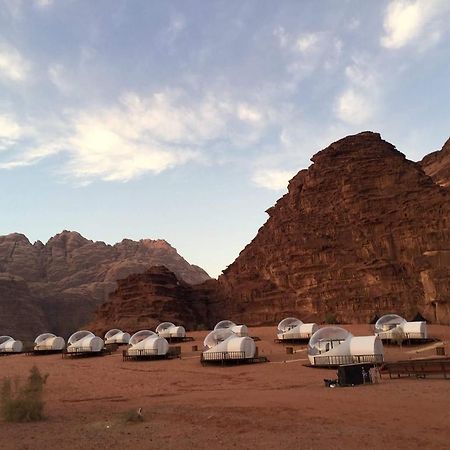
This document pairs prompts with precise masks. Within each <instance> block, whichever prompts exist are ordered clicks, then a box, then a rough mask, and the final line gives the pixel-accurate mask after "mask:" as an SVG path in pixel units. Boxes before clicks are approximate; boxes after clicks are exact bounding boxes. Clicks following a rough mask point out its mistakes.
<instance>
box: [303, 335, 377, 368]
mask: <svg viewBox="0 0 450 450" xmlns="http://www.w3.org/2000/svg"><path fill="white" fill-rule="evenodd" d="M308 358H309V361H310V363H311V365H313V366H336V365H340V364H352V363H359V362H372V363H379V362H382V361H383V359H384V350H383V344H382V342H381V340H380V339H379V338H378V337H377V336H353V335H352V334H351V333H350V332H349V331H347V330H345V329H344V328H340V327H324V328H320V329H319V330H318V331H316V332H315V333H314V334H313V335H312V336H311V339H310V340H309V343H308Z"/></svg>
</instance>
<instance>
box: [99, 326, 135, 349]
mask: <svg viewBox="0 0 450 450" xmlns="http://www.w3.org/2000/svg"><path fill="white" fill-rule="evenodd" d="M129 341H130V333H125V332H123V331H122V330H119V329H117V328H113V329H112V330H109V331H108V332H107V333H106V334H105V344H118V345H123V344H128V342H129Z"/></svg>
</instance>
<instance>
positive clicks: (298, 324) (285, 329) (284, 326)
mask: <svg viewBox="0 0 450 450" xmlns="http://www.w3.org/2000/svg"><path fill="white" fill-rule="evenodd" d="M318 329H319V327H318V325H317V324H316V323H303V322H302V321H301V320H300V319H297V318H296V317H287V318H286V319H283V320H282V321H281V322H280V323H279V324H278V327H277V339H278V341H279V342H281V341H295V340H304V339H309V338H310V337H311V336H312V335H313V334H314V333H315V332H316V331H317V330H318Z"/></svg>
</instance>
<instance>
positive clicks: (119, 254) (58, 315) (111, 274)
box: [0, 231, 209, 339]
mask: <svg viewBox="0 0 450 450" xmlns="http://www.w3.org/2000/svg"><path fill="white" fill-rule="evenodd" d="M155 264H163V265H165V266H167V267H169V268H170V269H171V270H173V271H174V272H175V273H176V274H177V275H178V276H179V278H180V279H182V280H185V281H187V282H189V283H192V284H198V283H201V282H203V281H205V280H207V279H209V276H208V274H207V273H206V272H205V271H204V270H202V269H201V268H199V267H197V266H191V265H190V264H189V263H188V262H187V261H186V260H184V259H183V258H182V257H181V256H180V255H179V254H178V253H177V251H176V250H175V249H174V248H173V247H171V246H170V245H169V244H168V243H167V242H166V241H163V240H150V239H146V240H141V241H138V242H135V241H132V240H129V239H124V240H123V241H122V242H120V243H118V244H115V245H112V246H111V245H107V244H105V243H104V242H93V241H90V240H88V239H85V238H84V237H83V236H81V235H80V234H79V233H77V232H71V231H63V232H62V233H60V234H58V235H56V236H54V237H53V238H51V239H50V240H49V241H48V242H47V243H46V244H45V245H44V244H42V242H39V241H38V242H36V243H35V244H31V243H30V242H29V240H28V239H27V238H26V237H25V236H24V235H22V234H18V233H14V234H10V235H7V236H1V237H0V276H2V277H3V278H5V279H9V278H13V279H14V280H17V282H18V281H21V283H22V284H23V285H24V286H25V288H26V290H27V292H28V294H27V295H25V294H23V293H22V291H21V289H22V287H21V286H22V284H20V286H19V284H16V285H14V284H9V285H8V292H9V294H8V295H9V296H0V308H8V307H9V306H8V304H9V299H14V298H15V297H14V294H13V292H14V289H15V287H14V286H16V289H18V294H17V295H18V298H23V301H22V303H24V302H25V303H27V304H28V306H27V308H31V309H32V310H33V311H35V310H36V309H37V310H38V311H39V314H35V317H36V319H33V320H36V321H37V322H36V323H38V322H39V321H40V326H38V327H37V328H38V329H39V330H38V331H40V332H42V331H52V332H55V333H58V334H62V335H65V336H67V335H68V334H70V333H71V332H72V331H73V330H76V329H78V328H79V327H80V326H83V325H84V324H85V323H87V322H88V321H89V320H91V318H92V314H93V311H94V310H95V308H96V307H97V306H98V305H99V304H101V303H103V302H104V301H105V300H106V298H107V296H108V294H109V293H110V292H112V291H113V290H114V289H115V288H116V287H117V285H116V280H117V279H118V278H124V277H126V276H128V275H130V274H132V273H141V272H144V271H145V270H147V269H148V268H149V267H151V266H153V265H155ZM5 289H6V287H5ZM16 303H18V302H16ZM23 310H24V311H25V310H26V309H23ZM20 311H21V308H18V309H17V314H15V315H14V316H10V314H3V315H0V334H2V333H4V331H3V330H4V329H6V328H8V329H11V330H13V331H14V330H16V335H17V334H19V335H20V337H22V338H23V339H31V338H32V339H34V337H35V336H34V329H35V328H36V327H35V326H33V327H24V326H22V322H23V321H22V319H23V317H22V316H21V312H20ZM24 314H25V313H24ZM14 317H15V318H14ZM37 328H36V329H37Z"/></svg>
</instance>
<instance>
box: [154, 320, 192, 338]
mask: <svg viewBox="0 0 450 450" xmlns="http://www.w3.org/2000/svg"><path fill="white" fill-rule="evenodd" d="M156 333H157V334H158V335H159V336H161V337H163V338H166V339H171V338H177V339H182V338H185V337H186V330H185V328H184V327H182V326H176V325H175V324H173V323H172V322H162V323H160V324H159V325H158V326H157V328H156Z"/></svg>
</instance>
